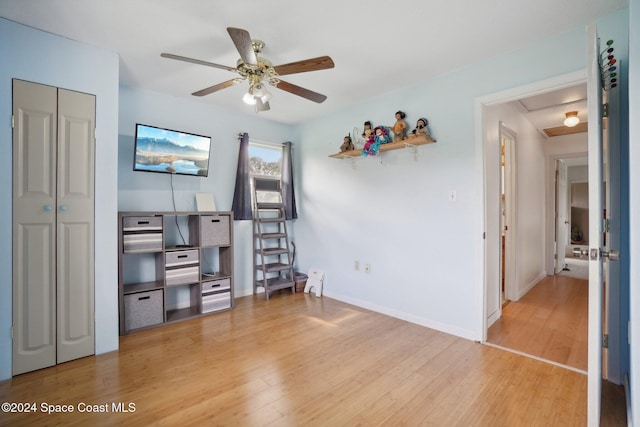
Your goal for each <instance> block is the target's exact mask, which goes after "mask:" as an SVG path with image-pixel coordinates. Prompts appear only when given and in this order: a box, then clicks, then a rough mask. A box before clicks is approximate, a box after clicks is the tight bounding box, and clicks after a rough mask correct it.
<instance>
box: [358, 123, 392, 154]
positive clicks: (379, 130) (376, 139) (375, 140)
mask: <svg viewBox="0 0 640 427" xmlns="http://www.w3.org/2000/svg"><path fill="white" fill-rule="evenodd" d="M373 132H374V133H373V134H371V135H369V138H368V139H367V143H366V144H364V148H363V149H362V155H363V156H375V155H376V154H378V151H379V150H380V145H382V144H386V143H388V142H391V136H389V128H387V127H386V126H376V127H375V129H374V130H373Z"/></svg>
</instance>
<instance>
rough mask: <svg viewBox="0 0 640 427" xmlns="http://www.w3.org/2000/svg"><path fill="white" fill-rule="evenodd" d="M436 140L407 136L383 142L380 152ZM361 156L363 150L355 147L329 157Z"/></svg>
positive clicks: (430, 142)
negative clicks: (398, 139) (403, 138)
mask: <svg viewBox="0 0 640 427" xmlns="http://www.w3.org/2000/svg"><path fill="white" fill-rule="evenodd" d="M434 142H436V140H435V139H427V138H426V137H424V136H416V137H414V138H407V139H405V140H402V141H396V142H388V143H386V144H382V145H380V151H379V152H380V153H383V152H385V151H392V150H401V149H405V148H412V147H417V146H418V145H425V144H433V143H434ZM360 156H362V153H361V150H358V149H355V150H350V151H343V152H342V153H336V154H331V155H330V156H329V157H333V158H334V159H348V158H352V157H360ZM370 157H375V156H370Z"/></svg>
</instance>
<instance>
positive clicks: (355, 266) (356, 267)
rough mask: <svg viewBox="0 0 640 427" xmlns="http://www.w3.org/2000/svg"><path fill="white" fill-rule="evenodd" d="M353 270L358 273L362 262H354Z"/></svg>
mask: <svg viewBox="0 0 640 427" xmlns="http://www.w3.org/2000/svg"><path fill="white" fill-rule="evenodd" d="M353 268H354V269H355V270H356V271H358V270H360V261H358V260H356V261H354V262H353Z"/></svg>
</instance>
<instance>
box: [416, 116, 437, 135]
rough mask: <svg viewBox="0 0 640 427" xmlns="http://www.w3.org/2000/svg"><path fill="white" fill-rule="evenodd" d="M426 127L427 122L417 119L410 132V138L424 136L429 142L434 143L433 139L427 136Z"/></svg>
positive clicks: (427, 130) (427, 129)
mask: <svg viewBox="0 0 640 427" xmlns="http://www.w3.org/2000/svg"><path fill="white" fill-rule="evenodd" d="M428 125H429V120H427V119H425V118H424V117H421V118H419V119H418V121H417V122H416V128H415V129H414V130H412V131H411V136H424V137H425V138H427V140H429V141H435V139H433V138H431V136H429V128H427V126H428Z"/></svg>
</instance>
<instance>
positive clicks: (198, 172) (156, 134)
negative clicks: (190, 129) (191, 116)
mask: <svg viewBox="0 0 640 427" xmlns="http://www.w3.org/2000/svg"><path fill="white" fill-rule="evenodd" d="M210 150H211V137H208V136H202V135H195V134H192V133H187V132H180V131H176V130H169V129H162V128H158V127H155V126H148V125H142V124H139V123H138V124H136V138H135V148H134V151H135V158H134V162H133V170H134V171H145V172H163V173H175V174H180V175H193V176H208V174H209V153H210Z"/></svg>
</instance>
